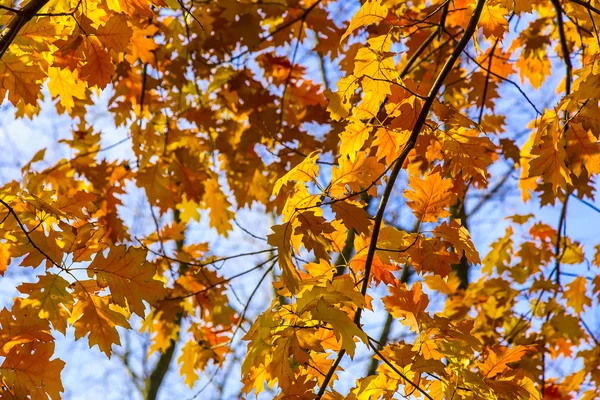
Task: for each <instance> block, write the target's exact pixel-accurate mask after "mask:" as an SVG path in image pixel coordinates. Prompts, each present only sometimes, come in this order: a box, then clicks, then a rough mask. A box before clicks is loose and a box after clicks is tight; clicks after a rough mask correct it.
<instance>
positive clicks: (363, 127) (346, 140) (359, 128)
mask: <svg viewBox="0 0 600 400" xmlns="http://www.w3.org/2000/svg"><path fill="white" fill-rule="evenodd" d="M371 129H373V127H372V126H371V125H367V124H365V123H364V122H362V121H354V122H352V123H350V124H348V125H346V129H345V130H344V132H342V133H340V141H341V143H340V155H341V156H342V157H346V156H347V157H349V158H350V161H355V160H356V154H357V153H358V152H359V151H360V149H361V148H362V146H363V145H364V144H365V142H366V141H367V139H368V138H369V132H370V131H371Z"/></svg>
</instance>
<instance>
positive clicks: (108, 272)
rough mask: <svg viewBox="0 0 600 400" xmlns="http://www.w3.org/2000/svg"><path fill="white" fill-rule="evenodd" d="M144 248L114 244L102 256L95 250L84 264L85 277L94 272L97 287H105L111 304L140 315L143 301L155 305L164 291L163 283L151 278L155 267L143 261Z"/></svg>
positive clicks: (154, 272) (142, 315) (144, 256)
mask: <svg viewBox="0 0 600 400" xmlns="http://www.w3.org/2000/svg"><path fill="white" fill-rule="evenodd" d="M146 253H147V251H146V250H144V249H142V248H136V247H129V248H128V247H127V246H125V245H121V246H114V247H112V248H111V250H110V252H109V253H108V255H107V256H106V257H105V256H104V255H103V254H102V253H98V254H97V255H96V257H95V258H94V260H93V261H92V262H91V264H90V265H89V266H88V268H87V271H88V276H89V277H90V278H91V277H93V276H94V275H96V277H97V279H98V282H99V285H100V286H101V287H104V286H108V287H109V289H110V293H111V303H112V304H117V305H119V306H121V307H129V309H130V310H131V311H133V312H134V313H136V314H137V315H139V316H140V317H144V314H145V312H144V311H145V307H144V304H143V301H146V302H148V303H150V304H155V303H156V302H157V301H159V300H161V299H162V298H163V297H164V296H165V295H166V291H165V289H164V287H163V283H162V282H160V281H158V280H155V279H154V275H155V274H156V268H155V267H154V266H153V264H150V263H148V262H146Z"/></svg>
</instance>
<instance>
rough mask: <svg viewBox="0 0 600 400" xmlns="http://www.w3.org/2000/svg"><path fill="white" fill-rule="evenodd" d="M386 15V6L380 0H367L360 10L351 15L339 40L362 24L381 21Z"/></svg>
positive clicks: (362, 25)
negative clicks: (348, 23) (346, 27)
mask: <svg viewBox="0 0 600 400" xmlns="http://www.w3.org/2000/svg"><path fill="white" fill-rule="evenodd" d="M387 15H388V8H387V7H385V6H384V5H383V4H382V2H381V0H368V1H366V2H365V3H364V4H363V5H362V7H361V8H360V10H358V12H357V13H356V14H354V16H353V17H352V20H351V21H350V25H349V26H348V29H346V32H345V33H344V34H343V35H342V38H341V41H344V39H346V37H348V35H350V34H351V33H352V32H354V31H355V30H357V29H358V28H362V27H364V26H367V25H370V24H373V23H379V22H382V20H384V19H385V17H387Z"/></svg>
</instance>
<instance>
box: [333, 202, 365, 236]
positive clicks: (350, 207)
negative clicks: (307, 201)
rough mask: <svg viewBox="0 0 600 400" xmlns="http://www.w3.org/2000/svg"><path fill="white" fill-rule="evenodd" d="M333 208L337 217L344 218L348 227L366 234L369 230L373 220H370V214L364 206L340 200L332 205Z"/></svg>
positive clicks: (343, 220)
mask: <svg viewBox="0 0 600 400" xmlns="http://www.w3.org/2000/svg"><path fill="white" fill-rule="evenodd" d="M331 209H332V210H333V212H334V213H335V215H336V218H338V219H340V220H342V222H343V223H344V225H345V226H346V228H348V229H354V230H355V231H356V232H358V233H359V234H361V235H366V234H367V233H368V232H369V227H370V225H371V221H370V220H369V214H368V213H367V212H366V211H365V209H364V208H363V207H360V206H358V205H355V204H352V203H350V202H347V201H338V202H336V203H333V204H332V205H331Z"/></svg>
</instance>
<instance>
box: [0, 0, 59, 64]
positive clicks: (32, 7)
mask: <svg viewBox="0 0 600 400" xmlns="http://www.w3.org/2000/svg"><path fill="white" fill-rule="evenodd" d="M48 1H49V0H32V1H31V2H29V3H27V5H25V7H23V8H21V9H20V10H10V11H15V12H16V15H15V16H14V17H13V19H11V20H10V22H9V24H8V25H7V26H6V27H5V28H4V29H3V30H2V32H0V60H1V59H2V57H3V56H4V53H6V50H8V47H9V46H10V44H11V43H12V42H13V40H14V39H15V37H16V36H17V34H18V33H19V31H20V30H21V28H23V26H25V24H26V23H28V22H29V20H31V18H33V17H34V16H35V15H36V14H37V13H38V12H39V11H40V10H41V9H42V8H43V7H44V6H45V5H46V4H47V3H48Z"/></svg>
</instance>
